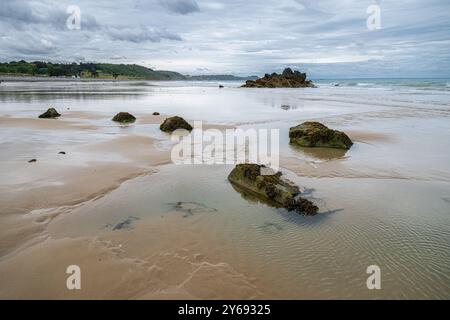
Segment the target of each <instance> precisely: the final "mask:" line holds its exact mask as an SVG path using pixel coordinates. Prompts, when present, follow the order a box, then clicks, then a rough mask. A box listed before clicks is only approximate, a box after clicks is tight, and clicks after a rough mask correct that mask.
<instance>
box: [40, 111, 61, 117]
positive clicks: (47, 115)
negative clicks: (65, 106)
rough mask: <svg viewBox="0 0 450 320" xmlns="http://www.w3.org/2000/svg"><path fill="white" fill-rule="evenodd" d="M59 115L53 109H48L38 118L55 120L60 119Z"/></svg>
mask: <svg viewBox="0 0 450 320" xmlns="http://www.w3.org/2000/svg"><path fill="white" fill-rule="evenodd" d="M60 116H61V115H60V114H59V113H58V111H56V109H55V108H49V109H48V110H47V111H45V112H44V113H43V114H41V115H40V116H39V118H41V119H55V118H58V117H60Z"/></svg>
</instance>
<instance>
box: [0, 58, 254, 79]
mask: <svg viewBox="0 0 450 320" xmlns="http://www.w3.org/2000/svg"><path fill="white" fill-rule="evenodd" d="M0 75H12V76H38V77H73V78H99V79H118V80H133V79H140V80H244V79H245V80H247V79H249V78H251V77H245V78H241V77H235V76H232V75H210V76H186V75H183V74H181V73H178V72H173V71H160V70H153V69H150V68H147V67H143V66H140V65H136V64H111V63H75V62H74V63H52V62H43V61H34V62H27V61H24V60H21V61H11V62H4V63H0Z"/></svg>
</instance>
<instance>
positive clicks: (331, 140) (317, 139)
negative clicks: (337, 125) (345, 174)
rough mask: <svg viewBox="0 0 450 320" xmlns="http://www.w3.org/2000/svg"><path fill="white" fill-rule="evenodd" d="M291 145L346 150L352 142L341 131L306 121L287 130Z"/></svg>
mask: <svg viewBox="0 0 450 320" xmlns="http://www.w3.org/2000/svg"><path fill="white" fill-rule="evenodd" d="M289 138H290V142H291V143H292V144H296V145H299V146H301V147H322V148H337V149H345V150H348V149H350V148H351V146H352V145H353V142H352V140H351V139H350V138H349V137H348V136H347V135H346V134H345V133H344V132H342V131H337V130H333V129H329V128H328V127H327V126H325V125H323V124H321V123H320V122H314V121H308V122H304V123H302V124H300V125H298V126H296V127H292V128H290V129H289Z"/></svg>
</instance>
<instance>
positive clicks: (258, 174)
mask: <svg viewBox="0 0 450 320" xmlns="http://www.w3.org/2000/svg"><path fill="white" fill-rule="evenodd" d="M262 170H266V171H268V172H264V173H269V174H267V175H266V174H265V175H262ZM270 170H271V169H269V168H266V167H265V166H261V165H258V164H238V165H237V166H236V167H235V168H234V169H233V171H231V173H230V175H229V176H228V180H229V181H230V182H231V183H232V184H233V185H235V186H237V187H239V189H240V190H242V192H244V193H249V194H251V195H255V196H257V197H258V198H260V199H262V200H264V201H265V202H267V203H268V204H271V205H274V206H277V207H284V208H286V209H287V210H289V211H296V212H298V213H301V214H306V215H315V214H317V211H318V210H319V208H318V207H317V206H315V205H314V204H313V203H312V202H311V201H309V200H306V199H304V198H301V197H300V196H299V195H300V189H299V187H298V186H296V185H295V184H294V183H293V182H291V181H289V180H287V179H285V178H284V177H282V173H281V172H276V173H273V172H272V173H271V174H270ZM239 189H238V190H239Z"/></svg>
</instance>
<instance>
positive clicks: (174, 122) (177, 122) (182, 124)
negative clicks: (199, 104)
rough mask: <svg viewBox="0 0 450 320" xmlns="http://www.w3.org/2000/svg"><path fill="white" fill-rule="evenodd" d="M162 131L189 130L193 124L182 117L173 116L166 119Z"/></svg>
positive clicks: (161, 127)
mask: <svg viewBox="0 0 450 320" xmlns="http://www.w3.org/2000/svg"><path fill="white" fill-rule="evenodd" d="M160 129H161V131H164V132H174V131H175V130H178V129H185V130H187V131H191V130H192V126H191V125H190V124H189V123H188V122H187V121H186V120H184V119H183V118H181V117H171V118H167V119H166V120H164V122H163V123H162V124H161V126H160Z"/></svg>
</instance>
